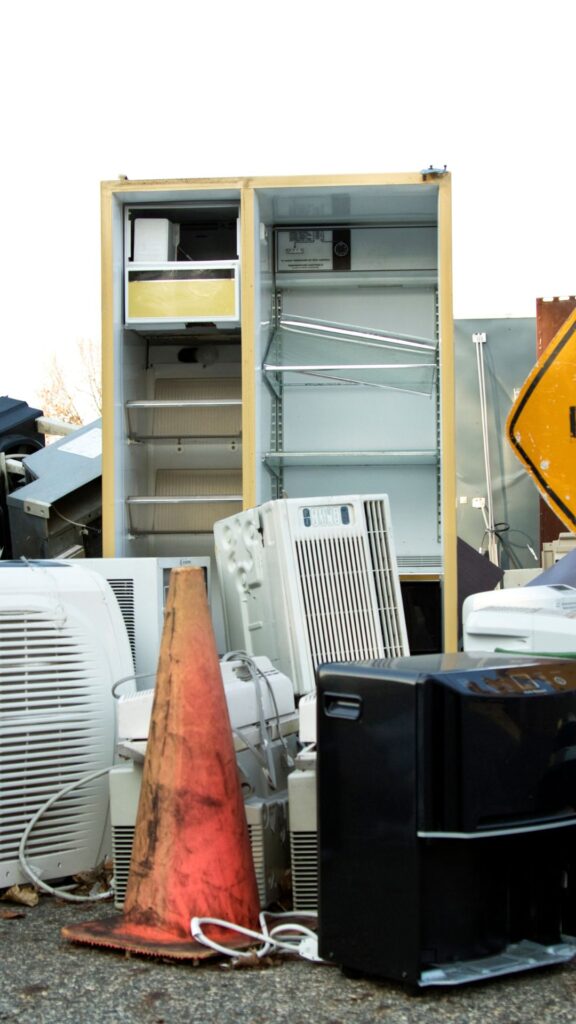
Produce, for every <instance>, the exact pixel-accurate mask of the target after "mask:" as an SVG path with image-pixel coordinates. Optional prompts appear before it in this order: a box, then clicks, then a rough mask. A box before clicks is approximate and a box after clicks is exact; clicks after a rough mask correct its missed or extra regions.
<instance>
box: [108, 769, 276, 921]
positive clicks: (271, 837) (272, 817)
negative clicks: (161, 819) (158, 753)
mask: <svg viewBox="0 0 576 1024" xmlns="http://www.w3.org/2000/svg"><path fill="white" fill-rule="evenodd" d="M141 782H142V764H139V763H136V762H134V761H129V762H127V763H126V764H120V765H116V766H115V767H114V768H113V769H112V771H111V772H110V817H111V823H112V850H113V858H114V891H115V895H114V902H115V905H116V907H117V908H118V909H119V910H121V909H122V907H123V906H124V900H125V897H126V886H127V885H128V876H129V873H130V859H131V856H132V846H133V843H134V832H135V828H136V818H137V814H138V801H139V798H140V786H141ZM244 808H245V813H246V823H247V826H248V836H249V839H250V847H251V850H252V859H253V862H254V870H255V873H256V881H257V883H258V895H259V898H260V906H261V907H263V908H264V907H267V906H269V905H270V903H272V902H274V901H275V900H278V899H280V897H281V896H282V895H283V894H285V892H286V886H287V878H288V872H289V868H290V852H289V845H288V796H287V792H286V790H281V791H279V792H277V793H274V794H273V795H271V796H267V797H258V796H250V797H248V798H247V799H246V800H245V801H244Z"/></svg>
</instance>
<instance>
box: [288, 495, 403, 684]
mask: <svg viewBox="0 0 576 1024" xmlns="http://www.w3.org/2000/svg"><path fill="white" fill-rule="evenodd" d="M364 511H365V516H366V525H367V533H368V544H366V543H365V542H364V538H363V537H362V536H361V535H360V534H359V533H350V534H348V535H346V536H331V535H326V536H324V535H322V534H319V535H316V536H313V537H311V538H310V539H308V538H306V539H304V540H296V542H295V547H296V558H297V563H298V571H299V577H300V583H301V587H302V596H303V602H304V613H305V619H306V627H307V632H308V639H309V644H310V654H311V658H312V664H313V666H314V668H316V667H317V666H318V665H321V664H322V663H323V662H327V661H366V660H370V659H372V658H382V657H394V656H397V655H400V654H403V653H405V648H404V646H403V642H402V635H403V634H402V622H403V618H402V614H403V613H401V611H400V610H399V607H398V600H399V590H398V587H397V580H396V567H395V564H394V559H393V555H392V551H391V546H390V541H389V536H388V528H387V524H386V509H385V506H384V503H383V502H382V501H378V500H372V501H366V502H365V503H364Z"/></svg>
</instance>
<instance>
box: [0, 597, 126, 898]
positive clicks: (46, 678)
mask: <svg viewBox="0 0 576 1024" xmlns="http://www.w3.org/2000/svg"><path fill="white" fill-rule="evenodd" d="M23 583H24V580H23ZM95 626H97V624H95ZM106 702H108V703H111V697H110V695H109V693H106V692H105V691H104V690H103V686H102V668H101V660H100V658H99V655H98V652H97V650H96V648H95V647H93V646H92V645H91V643H90V642H88V641H87V639H86V637H85V635H84V634H83V632H82V630H81V629H80V628H79V627H78V626H76V625H74V623H71V622H70V621H69V619H68V618H67V617H66V615H65V613H64V609H63V607H62V605H58V604H56V606H55V611H54V613H51V612H50V611H46V612H44V611H28V610H26V611H16V610H14V611H12V610H6V609H4V610H0V887H1V886H2V885H9V884H13V882H14V881H15V880H20V879H19V878H17V876H18V875H19V873H20V872H19V869H18V866H17V865H18V847H19V843H20V838H21V836H22V833H23V831H24V829H25V827H26V825H27V824H28V822H29V821H30V819H31V818H32V817H33V815H34V814H35V813H36V811H37V810H39V809H40V807H42V806H43V805H44V804H45V803H46V801H47V800H48V798H49V797H50V796H51V795H52V794H54V793H57V792H59V791H60V790H61V789H63V788H64V787H65V786H67V785H68V784H69V783H70V782H73V781H75V780H78V779H80V777H81V776H83V775H84V774H86V773H88V772H92V771H96V770H98V769H100V768H101V767H103V766H104V767H105V766H106V763H109V760H108V759H109V758H110V749H111V747H112V739H113V738H111V737H110V736H108V735H107V731H108V730H107V729H106V728H105V724H104V723H105V719H106V715H105V713H104V707H105V703H106ZM103 760H104V765H103ZM105 800H106V780H105V779H99V780H97V781H95V782H93V783H92V784H88V785H85V786H82V787H81V788H80V789H78V790H77V791H73V792H72V793H69V794H68V795H67V796H66V797H64V798H62V799H61V800H59V801H57V803H56V804H55V805H54V806H53V807H52V808H51V809H50V810H49V811H48V812H47V813H46V814H45V815H44V816H43V817H42V818H41V819H40V820H39V822H38V824H37V826H36V827H35V829H34V830H33V832H32V834H31V836H30V839H29V842H28V846H27V853H28V858H29V860H30V861H31V863H32V864H33V865H35V863H36V860H37V858H41V862H42V863H41V867H42V875H43V877H44V878H50V877H52V878H58V877H63V876H65V875H67V874H69V873H70V871H76V870H80V869H81V867H78V864H79V858H78V852H79V851H82V850H86V851H89V852H88V855H87V859H88V863H87V865H86V866H90V865H93V864H94V863H95V861H94V860H92V852H91V850H92V847H93V845H94V843H93V838H94V831H95V828H98V826H99V828H98V831H99V839H98V842H100V841H101V839H102V831H103V830H102V822H103V807H105ZM81 860H82V857H81V856H80V861H81Z"/></svg>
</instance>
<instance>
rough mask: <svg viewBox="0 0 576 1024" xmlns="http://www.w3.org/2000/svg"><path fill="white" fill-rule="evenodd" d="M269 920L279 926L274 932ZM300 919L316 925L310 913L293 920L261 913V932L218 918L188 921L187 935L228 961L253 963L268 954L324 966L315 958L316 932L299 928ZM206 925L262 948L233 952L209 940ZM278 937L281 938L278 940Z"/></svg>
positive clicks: (280, 915) (324, 961) (235, 950)
mask: <svg viewBox="0 0 576 1024" xmlns="http://www.w3.org/2000/svg"><path fill="white" fill-rule="evenodd" d="M268 918H273V919H276V920H278V921H279V922H280V923H279V924H277V925H275V926H274V927H273V928H269V927H268ZM302 918H304V919H309V920H310V921H311V922H314V923H315V922H316V921H317V915H316V914H314V913H312V912H302V913H299V914H298V915H297V918H296V917H295V916H294V915H293V914H270V913H269V912H267V911H265V910H264V911H261V912H260V915H259V919H258V920H259V924H260V929H261V930H260V931H259V932H257V931H253V930H252V929H251V928H244V927H243V926H242V925H237V924H232V923H231V922H230V921H223V920H222V919H221V918H219V917H193V918H192V919H191V921H190V932H191V934H192V938H193V939H195V940H196V942H200V943H201V944H202V945H203V946H207V947H208V948H209V949H212V950H213V951H214V952H215V953H221V954H222V955H224V956H228V957H231V958H232V959H233V960H234V961H236V962H238V961H240V960H252V959H254V957H256V958H257V959H261V958H262V957H265V956H269V955H270V954H271V953H289V954H292V955H296V956H300V957H302V958H303V959H304V960H311V961H313V962H314V963H327V961H326V960H323V959H322V957H320V956H319V955H318V936H317V935H316V932H314V931H313V930H312V929H311V928H308V927H307V926H306V925H305V924H302V923H301V919H302ZM205 925H215V926H216V927H220V928H226V929H227V930H228V931H231V932H235V933H236V934H238V935H244V936H246V937H247V938H249V939H254V940H255V942H260V943H261V946H260V948H259V949H251V950H242V949H233V948H231V947H229V946H223V945H221V943H219V942H216V941H215V940H214V939H210V938H208V936H207V935H206V934H205V933H204V931H203V928H204V926H205ZM279 936H283V937H282V938H280V937H279Z"/></svg>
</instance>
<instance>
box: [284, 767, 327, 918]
mask: <svg viewBox="0 0 576 1024" xmlns="http://www.w3.org/2000/svg"><path fill="white" fill-rule="evenodd" d="M334 799H335V800H337V799H338V793H337V792H335V793H334ZM288 817H289V821H290V866H291V874H292V905H293V908H294V910H295V911H303V910H306V911H316V910H317V909H318V811H317V800H316V751H315V750H305V751H303V752H302V753H301V754H299V756H298V758H297V759H296V767H295V769H294V771H293V772H291V774H290V775H289V776H288Z"/></svg>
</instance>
